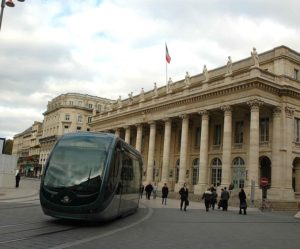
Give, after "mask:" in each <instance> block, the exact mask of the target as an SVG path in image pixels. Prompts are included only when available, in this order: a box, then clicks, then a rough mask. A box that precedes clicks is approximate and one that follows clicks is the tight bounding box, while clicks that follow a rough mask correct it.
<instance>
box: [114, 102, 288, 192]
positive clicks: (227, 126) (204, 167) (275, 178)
mask: <svg viewBox="0 0 300 249" xmlns="http://www.w3.org/2000/svg"><path fill="white" fill-rule="evenodd" d="M247 104H248V105H249V107H250V142H249V151H248V152H249V158H248V165H249V167H248V180H249V182H250V181H251V180H254V181H255V182H256V183H258V176H259V174H258V173H259V171H258V170H259V107H260V105H261V104H262V102H261V101H259V100H254V101H250V102H248V103H247ZM221 109H222V110H223V111H224V130H223V153H222V179H221V183H222V184H221V185H222V186H228V185H229V184H230V183H231V181H232V179H231V164H232V107H231V106H224V107H222V108H221ZM199 114H200V115H201V140H200V151H199V178H198V179H199V181H198V188H199V189H201V191H202V190H203V189H205V188H206V187H207V185H208V175H209V174H208V173H209V172H208V168H209V167H208V165H209V162H208V148H209V141H208V140H209V112H208V111H206V110H205V111H201V112H199ZM280 115H281V109H280V108H278V107H277V108H275V109H274V115H273V135H272V139H273V140H272V186H274V187H279V186H281V179H282V168H281V167H280V166H281V165H280V153H279V151H280V140H281V137H280V134H281V132H280V127H281V126H280ZM181 118H182V133H181V147H180V168H179V180H178V186H181V185H182V184H183V183H184V182H185V181H186V169H187V165H186V162H187V151H188V131H189V115H187V114H185V115H182V116H181ZM163 121H164V122H165V132H164V145H163V159H162V174H161V182H162V183H164V182H168V175H169V162H170V147H171V123H172V122H171V119H170V118H166V119H163ZM287 122H292V121H289V120H288V121H287ZM149 125H150V136H149V150H148V161H147V176H146V180H147V182H152V181H153V169H154V157H155V137H156V123H155V121H152V122H150V123H149ZM287 126H288V127H290V128H291V127H292V126H291V123H288V124H287ZM124 128H125V141H126V142H127V143H129V142H130V135H131V134H130V127H124ZM289 130H291V129H289ZM115 134H116V135H117V136H119V135H120V131H119V129H117V130H116V132H115ZM289 143H290V144H291V143H292V141H291V140H290V141H288V142H287V144H289ZM141 145H142V125H141V124H138V125H137V135H136V149H137V150H138V151H141ZM175 189H176V187H175Z"/></svg>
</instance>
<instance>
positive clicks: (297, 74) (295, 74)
mask: <svg viewBox="0 0 300 249" xmlns="http://www.w3.org/2000/svg"><path fill="white" fill-rule="evenodd" d="M294 79H295V80H298V79H299V70H298V69H294Z"/></svg>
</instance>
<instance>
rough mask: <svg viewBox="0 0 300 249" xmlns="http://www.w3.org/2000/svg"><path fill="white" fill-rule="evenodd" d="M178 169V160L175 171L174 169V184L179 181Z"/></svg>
mask: <svg viewBox="0 0 300 249" xmlns="http://www.w3.org/2000/svg"><path fill="white" fill-rule="evenodd" d="M179 167H180V160H179V159H178V160H177V161H176V169H175V182H176V183H178V180H179Z"/></svg>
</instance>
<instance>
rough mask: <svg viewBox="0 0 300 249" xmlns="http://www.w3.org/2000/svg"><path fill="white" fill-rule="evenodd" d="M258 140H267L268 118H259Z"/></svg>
mask: <svg viewBox="0 0 300 249" xmlns="http://www.w3.org/2000/svg"><path fill="white" fill-rule="evenodd" d="M259 127H260V142H268V141H269V118H261V119H260V124H259Z"/></svg>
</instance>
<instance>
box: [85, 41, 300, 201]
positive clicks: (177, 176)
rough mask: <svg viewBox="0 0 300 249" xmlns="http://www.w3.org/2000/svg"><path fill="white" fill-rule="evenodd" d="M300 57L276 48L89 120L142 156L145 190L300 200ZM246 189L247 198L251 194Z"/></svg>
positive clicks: (123, 103)
mask: <svg viewBox="0 0 300 249" xmlns="http://www.w3.org/2000/svg"><path fill="white" fill-rule="evenodd" d="M299 70H300V54H299V53H298V52H296V51H294V50H292V49H290V48H288V47H285V46H280V47H276V48H274V49H272V50H270V51H267V52H264V53H261V54H259V55H257V53H256V50H255V49H253V52H251V56H250V57H248V58H245V59H243V60H240V61H237V62H235V61H233V62H231V58H230V57H229V58H228V62H227V65H225V66H223V67H220V68H216V69H212V70H208V71H207V69H206V66H204V69H203V72H202V73H201V74H198V75H194V76H189V75H188V73H187V75H186V77H185V79H183V80H181V81H178V82H174V83H173V82H172V81H171V80H170V81H169V82H168V83H167V84H166V85H165V86H163V87H160V88H156V84H155V87H154V89H153V90H152V91H148V92H144V91H143V89H142V91H141V93H140V94H139V95H137V96H132V94H130V95H129V98H128V99H125V100H121V99H119V100H118V101H116V102H114V103H112V104H111V105H110V106H109V107H108V108H107V109H106V110H104V111H102V112H99V113H97V114H96V115H94V116H93V118H92V120H91V122H90V123H89V125H90V128H91V131H105V132H112V133H115V134H116V135H118V136H120V137H122V138H123V139H125V141H126V142H128V143H130V144H131V145H133V146H135V147H136V149H137V150H139V151H141V153H142V155H143V157H144V178H143V180H144V182H157V183H159V185H160V186H161V185H162V184H163V183H165V182H166V183H168V185H169V186H170V187H171V189H172V190H174V191H178V189H179V187H180V186H181V185H182V184H183V183H184V182H186V183H187V184H188V186H189V189H190V190H191V191H192V192H194V193H195V194H201V193H202V192H203V191H204V190H205V189H206V188H207V187H208V186H210V185H211V184H213V185H215V186H218V188H221V187H223V186H227V187H228V186H229V185H230V184H233V185H234V187H235V188H234V190H233V191H235V190H236V191H237V190H238V188H239V187H244V188H245V189H246V191H247V192H248V194H250V192H251V194H255V198H257V199H258V198H261V190H260V188H259V185H260V180H261V178H263V177H264V178H267V179H268V182H269V185H270V188H269V190H268V198H269V199H274V200H295V199H297V198H299V197H300V75H299ZM251 189H252V191H251Z"/></svg>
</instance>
